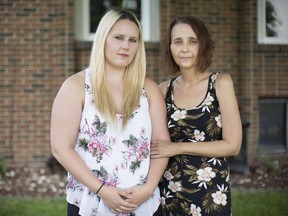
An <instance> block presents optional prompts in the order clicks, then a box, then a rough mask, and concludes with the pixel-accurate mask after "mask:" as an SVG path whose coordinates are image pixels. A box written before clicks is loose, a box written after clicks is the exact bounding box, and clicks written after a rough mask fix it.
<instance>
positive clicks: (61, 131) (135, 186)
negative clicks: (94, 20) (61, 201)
mask: <svg viewBox="0 0 288 216" xmlns="http://www.w3.org/2000/svg"><path fill="white" fill-rule="evenodd" d="M145 66H146V59H145V50H144V42H143V37H142V32H141V27H140V24H139V21H138V20H137V18H136V17H135V15H134V14H133V13H131V12H130V11H128V10H124V9H112V10H110V11H108V12H107V13H106V14H105V15H104V17H103V18H102V20H101V21H100V23H99V26H98V29H97V31H96V35H95V39H94V43H93V47H92V52H91V60H90V66H89V68H87V69H86V70H84V71H81V72H79V73H77V74H75V75H72V76H71V77H69V78H68V79H67V80H66V81H65V82H64V83H63V85H62V87H61V88H60V90H59V92H58V94H57V96H56V98H55V101H54V104H53V108H52V117H51V146H52V152H53V155H54V156H55V157H56V158H57V160H58V161H59V162H60V163H61V164H62V165H63V166H64V167H65V168H66V170H67V171H68V185H67V202H68V215H69V216H70V215H84V216H86V215H105V216H109V215H130V213H134V214H136V215H143V216H144V215H145V216H147V215H157V213H156V212H157V209H158V207H159V204H160V193H159V189H158V187H157V185H158V183H159V180H160V178H161V176H162V174H163V172H164V170H165V167H166V165H167V162H168V159H167V158H162V159H151V158H150V142H151V141H153V140H156V139H164V140H166V139H169V133H168V130H167V126H166V109H165V102H164V99H163V96H162V94H161V92H160V89H159V87H158V85H157V84H156V83H155V82H154V81H152V80H149V79H147V78H146V79H145V70H146V68H145ZM134 214H131V215H134Z"/></svg>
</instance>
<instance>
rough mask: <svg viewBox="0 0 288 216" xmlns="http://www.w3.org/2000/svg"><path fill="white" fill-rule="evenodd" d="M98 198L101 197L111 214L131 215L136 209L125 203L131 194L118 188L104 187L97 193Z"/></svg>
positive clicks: (135, 206) (133, 205)
mask: <svg viewBox="0 0 288 216" xmlns="http://www.w3.org/2000/svg"><path fill="white" fill-rule="evenodd" d="M98 196H100V197H101V199H102V200H103V201H104V203H105V204H106V205H107V206H108V208H109V209H110V211H112V212H113V213H131V212H134V211H135V209H136V208H137V207H138V206H137V205H135V204H132V203H129V202H128V201H126V200H127V199H129V198H131V194H129V192H127V191H125V190H122V189H120V188H116V187H112V186H106V185H104V186H103V187H102V189H101V190H100V191H99V193H98Z"/></svg>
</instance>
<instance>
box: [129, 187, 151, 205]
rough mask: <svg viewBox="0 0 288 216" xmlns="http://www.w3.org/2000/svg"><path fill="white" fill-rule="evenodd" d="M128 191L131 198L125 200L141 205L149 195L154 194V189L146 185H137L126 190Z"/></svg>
mask: <svg viewBox="0 0 288 216" xmlns="http://www.w3.org/2000/svg"><path fill="white" fill-rule="evenodd" d="M126 192H128V193H129V194H130V195H129V198H127V199H125V201H127V202H129V203H131V204H134V205H137V206H140V205H141V204H142V203H144V202H145V201H146V200H147V199H148V198H149V197H151V196H152V194H153V192H154V191H151V188H148V187H147V186H146V185H145V184H144V185H137V186H133V187H131V188H128V189H127V190H126Z"/></svg>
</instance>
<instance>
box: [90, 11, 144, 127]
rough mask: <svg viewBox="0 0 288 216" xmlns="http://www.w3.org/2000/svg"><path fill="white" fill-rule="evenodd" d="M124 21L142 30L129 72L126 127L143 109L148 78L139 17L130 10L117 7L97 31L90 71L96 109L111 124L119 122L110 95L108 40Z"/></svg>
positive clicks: (126, 79) (126, 77)
mask: <svg viewBox="0 0 288 216" xmlns="http://www.w3.org/2000/svg"><path fill="white" fill-rule="evenodd" d="M122 19H128V20H130V21H132V22H134V23H135V24H136V25H137V27H138V29H139V46H138V50H137V52H136V55H135V57H134V59H133V61H132V62H131V63H130V65H128V66H127V67H126V69H125V75H124V97H123V104H122V107H123V110H124V113H123V128H124V127H125V126H126V125H127V122H128V121H129V119H130V118H131V115H132V113H133V111H134V110H135V109H136V108H137V107H138V106H139V102H140V97H141V94H142V88H143V85H144V80H145V75H146V57H145V47H144V41H143V35H142V29H141V25H140V23H139V21H138V19H137V18H136V16H135V15H134V14H133V13H132V12H131V11H129V10H126V9H122V8H115V9H111V10H109V11H108V12H107V13H106V14H105V15H104V16H103V17H102V19H101V21H100V23H99V26H98V28H97V31H96V34H95V38H94V42H93V46H92V51H91V57H90V72H91V79H92V81H91V83H92V91H93V97H94V101H95V106H96V108H97V109H98V110H99V111H100V112H101V113H102V115H103V116H104V117H105V118H107V119H108V121H110V122H111V123H113V124H115V123H117V122H116V108H115V104H114V101H113V100H112V97H111V95H110V94H109V91H108V88H107V85H106V79H105V67H104V65H105V64H104V63H105V54H104V53H105V52H104V49H105V41H106V38H107V35H108V33H109V31H110V29H111V28H112V27H113V25H114V24H115V23H116V22H117V21H118V20H122Z"/></svg>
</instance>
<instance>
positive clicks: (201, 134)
mask: <svg viewBox="0 0 288 216" xmlns="http://www.w3.org/2000/svg"><path fill="white" fill-rule="evenodd" d="M194 138H195V140H196V141H203V140H205V133H204V132H203V131H202V132H200V131H199V130H194Z"/></svg>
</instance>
